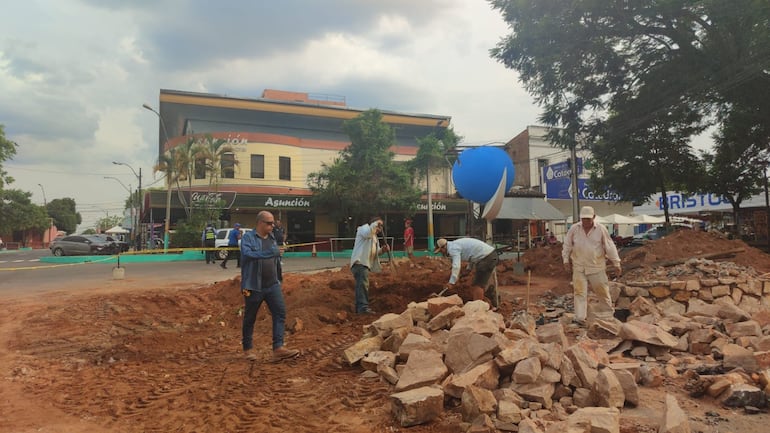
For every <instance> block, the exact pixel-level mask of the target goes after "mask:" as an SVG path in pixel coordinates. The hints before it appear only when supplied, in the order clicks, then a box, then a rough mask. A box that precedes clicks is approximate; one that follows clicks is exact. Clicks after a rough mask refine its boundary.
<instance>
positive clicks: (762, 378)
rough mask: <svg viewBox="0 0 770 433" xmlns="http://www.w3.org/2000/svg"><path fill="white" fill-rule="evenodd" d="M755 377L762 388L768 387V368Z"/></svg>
mask: <svg viewBox="0 0 770 433" xmlns="http://www.w3.org/2000/svg"><path fill="white" fill-rule="evenodd" d="M757 376H758V377H757V381H758V382H759V384H760V385H762V387H763V388H764V387H766V386H768V385H770V368H766V369H764V370H762V371H760V372H759V373H758V374H757Z"/></svg>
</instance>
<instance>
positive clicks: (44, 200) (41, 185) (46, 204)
mask: <svg viewBox="0 0 770 433" xmlns="http://www.w3.org/2000/svg"><path fill="white" fill-rule="evenodd" d="M37 186H39V187H40V191H43V207H47V206H48V203H47V202H46V199H45V188H43V184H42V183H39V184H37Z"/></svg>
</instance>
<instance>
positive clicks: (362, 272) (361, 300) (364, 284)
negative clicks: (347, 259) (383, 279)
mask: <svg viewBox="0 0 770 433" xmlns="http://www.w3.org/2000/svg"><path fill="white" fill-rule="evenodd" d="M350 270H351V272H353V278H355V280H356V313H365V312H366V311H367V310H368V309H369V268H367V267H366V266H364V265H362V264H360V263H356V264H355V265H353V267H351V268H350Z"/></svg>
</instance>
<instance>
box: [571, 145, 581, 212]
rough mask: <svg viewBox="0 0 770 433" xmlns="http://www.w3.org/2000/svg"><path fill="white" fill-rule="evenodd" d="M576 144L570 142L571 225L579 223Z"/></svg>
mask: <svg viewBox="0 0 770 433" xmlns="http://www.w3.org/2000/svg"><path fill="white" fill-rule="evenodd" d="M576 147H577V143H575V142H574V141H573V142H572V145H571V146H570V149H569V150H570V155H569V158H570V166H571V167H572V170H571V173H570V180H571V181H572V223H573V224H574V223H576V222H578V221H579V218H578V217H579V215H580V196H579V195H578V194H579V191H580V188H579V187H578V167H577V149H576Z"/></svg>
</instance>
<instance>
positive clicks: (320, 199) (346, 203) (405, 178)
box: [308, 110, 420, 229]
mask: <svg viewBox="0 0 770 433" xmlns="http://www.w3.org/2000/svg"><path fill="white" fill-rule="evenodd" d="M343 130H344V131H345V132H346V133H347V134H348V136H349V137H350V145H349V146H348V147H346V148H345V149H344V150H343V151H342V152H341V153H340V156H339V158H337V159H335V160H334V162H333V163H332V164H323V166H322V168H321V170H319V171H317V172H314V173H310V174H309V175H308V184H309V185H310V189H311V191H312V192H313V200H314V201H315V202H316V203H317V204H318V206H319V208H321V209H324V210H326V211H328V212H329V213H330V215H331V216H332V217H333V218H335V219H337V220H338V221H340V222H345V223H347V224H348V227H349V229H352V228H354V227H355V226H356V225H358V224H362V223H363V222H366V221H367V220H368V219H369V218H370V217H371V216H374V215H380V214H385V213H387V212H389V211H395V210H405V209H413V208H414V206H416V204H417V202H418V200H419V199H420V192H419V191H418V190H417V189H416V188H415V187H414V186H413V185H412V182H411V178H410V176H409V173H408V171H407V167H406V166H405V165H404V164H399V163H397V162H395V161H394V154H393V152H392V151H390V147H391V146H392V145H393V144H395V133H394V131H393V128H392V127H391V126H390V125H388V124H386V123H384V122H383V120H382V114H381V113H380V111H378V110H368V111H365V112H363V113H361V114H360V115H359V116H358V117H356V118H354V119H351V120H348V121H345V123H344V124H343Z"/></svg>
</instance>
